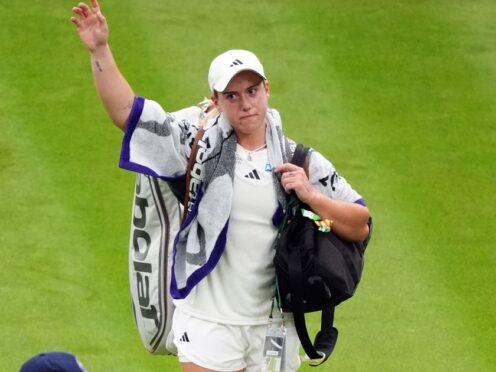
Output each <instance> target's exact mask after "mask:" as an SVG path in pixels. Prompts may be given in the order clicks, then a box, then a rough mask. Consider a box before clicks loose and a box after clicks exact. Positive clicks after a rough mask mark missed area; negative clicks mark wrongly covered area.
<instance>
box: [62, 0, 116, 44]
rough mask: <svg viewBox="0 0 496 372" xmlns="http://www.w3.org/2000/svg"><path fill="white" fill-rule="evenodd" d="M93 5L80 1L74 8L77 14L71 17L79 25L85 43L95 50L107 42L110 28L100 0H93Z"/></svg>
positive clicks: (80, 34)
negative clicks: (101, 9)
mask: <svg viewBox="0 0 496 372" xmlns="http://www.w3.org/2000/svg"><path fill="white" fill-rule="evenodd" d="M91 6H92V8H90V7H89V6H88V5H87V4H85V3H79V4H78V5H77V6H75V7H74V8H72V11H73V12H74V13H75V14H76V15H77V16H73V17H71V21H72V23H74V25H75V26H76V27H77V29H78V32H79V36H80V37H81V40H82V42H83V44H84V45H85V46H86V47H87V48H88V49H89V50H90V51H93V50H95V49H97V48H98V47H99V46H103V45H106V44H107V41H108V34H109V30H108V26H107V21H106V20H105V17H104V16H103V15H102V13H101V11H100V6H99V5H98V1H97V0H91Z"/></svg>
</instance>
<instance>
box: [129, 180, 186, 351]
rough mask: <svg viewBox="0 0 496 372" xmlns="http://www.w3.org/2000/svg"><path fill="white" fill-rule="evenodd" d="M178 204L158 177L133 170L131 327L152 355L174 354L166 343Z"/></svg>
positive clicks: (171, 306) (168, 340) (168, 339)
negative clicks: (134, 327)
mask: <svg viewBox="0 0 496 372" xmlns="http://www.w3.org/2000/svg"><path fill="white" fill-rule="evenodd" d="M181 213H182V206H181V204H180V203H179V201H178V199H177V198H176V196H175V195H174V194H173V192H172V191H171V188H170V186H169V184H168V183H167V182H165V181H163V180H161V179H158V178H154V177H150V176H146V175H143V174H137V176H136V189H135V195H134V205H133V216H132V221H131V236H130V242H129V247H130V249H129V280H130V289H131V299H132V306H133V312H134V318H135V320H136V325H137V327H138V331H139V333H140V336H141V340H142V341H143V344H144V346H145V348H146V349H147V350H148V351H149V352H150V353H152V354H176V352H177V351H176V348H175V346H174V343H173V342H172V336H173V335H172V332H171V323H172V314H173V312H174V304H173V303H172V298H171V296H170V291H169V288H170V273H171V264H172V245H173V242H174V238H175V236H176V234H177V232H178V230H179V224H180V219H181Z"/></svg>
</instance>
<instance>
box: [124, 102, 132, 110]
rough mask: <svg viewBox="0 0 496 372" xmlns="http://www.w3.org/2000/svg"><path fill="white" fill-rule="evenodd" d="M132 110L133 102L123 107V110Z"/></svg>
mask: <svg viewBox="0 0 496 372" xmlns="http://www.w3.org/2000/svg"><path fill="white" fill-rule="evenodd" d="M131 108H133V101H129V102H128V103H127V105H126V106H125V107H124V110H127V109H131Z"/></svg>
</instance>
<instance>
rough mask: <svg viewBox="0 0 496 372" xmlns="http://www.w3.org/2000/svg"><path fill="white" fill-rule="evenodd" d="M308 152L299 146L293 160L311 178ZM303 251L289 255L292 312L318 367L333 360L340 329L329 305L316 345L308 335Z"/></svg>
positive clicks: (322, 317)
mask: <svg viewBox="0 0 496 372" xmlns="http://www.w3.org/2000/svg"><path fill="white" fill-rule="evenodd" d="M308 151H309V148H308V147H305V146H303V145H302V144H298V145H297V146H296V149H295V152H294V154H293V158H292V159H291V163H292V164H294V165H297V166H299V167H302V168H304V169H305V172H306V173H307V176H309V174H308V163H307V161H308ZM295 196H296V195H294V197H295ZM299 204H301V202H299ZM298 209H299V208H298ZM300 252H301V251H300V250H299V249H294V250H293V251H292V252H291V253H290V255H289V262H288V265H289V267H288V274H289V283H290V286H291V288H292V289H293V291H292V298H291V305H292V312H293V318H294V324H295V328H296V332H297V333H298V337H299V339H300V342H301V346H302V347H303V350H305V353H306V354H307V355H308V357H309V358H310V359H311V360H313V361H314V362H313V363H312V362H311V363H310V365H312V366H317V365H319V364H322V363H324V362H325V361H326V360H327V358H329V356H330V355H331V353H332V352H333V350H334V347H335V345H336V341H337V338H338V330H337V329H336V328H334V327H333V324H334V309H335V306H334V305H333V304H331V303H329V305H327V306H326V307H325V308H324V309H322V315H321V328H320V331H319V332H318V333H317V336H316V337H315V342H314V343H313V344H312V341H311V340H310V336H309V335H308V330H307V325H306V321H305V312H304V311H303V285H302V283H303V273H302V265H301V254H300Z"/></svg>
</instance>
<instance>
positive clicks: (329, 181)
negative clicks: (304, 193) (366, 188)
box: [309, 150, 365, 205]
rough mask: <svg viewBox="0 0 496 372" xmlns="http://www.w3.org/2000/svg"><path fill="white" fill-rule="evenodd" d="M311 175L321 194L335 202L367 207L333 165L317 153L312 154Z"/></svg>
mask: <svg viewBox="0 0 496 372" xmlns="http://www.w3.org/2000/svg"><path fill="white" fill-rule="evenodd" d="M309 173H310V182H311V183H312V185H313V186H314V187H315V188H316V189H317V190H318V191H319V192H322V193H323V194H326V195H327V196H329V197H331V198H333V199H335V200H340V201H346V202H351V203H359V204H363V205H365V202H364V200H363V198H362V197H361V195H360V194H359V193H357V192H356V191H355V190H354V189H353V188H352V187H351V186H350V184H349V183H348V182H347V181H346V180H345V179H344V178H343V177H341V176H340V175H339V174H338V172H337V171H336V168H334V166H333V165H332V163H331V162H330V161H329V160H327V159H326V158H324V157H323V156H322V155H321V154H320V153H318V152H317V151H313V150H311V152H310V161H309Z"/></svg>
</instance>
